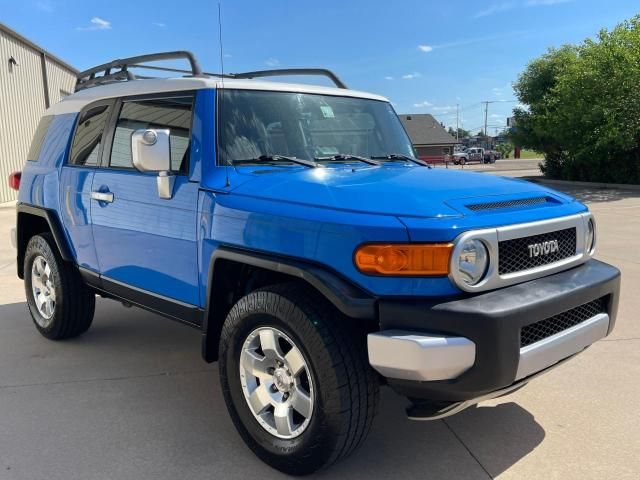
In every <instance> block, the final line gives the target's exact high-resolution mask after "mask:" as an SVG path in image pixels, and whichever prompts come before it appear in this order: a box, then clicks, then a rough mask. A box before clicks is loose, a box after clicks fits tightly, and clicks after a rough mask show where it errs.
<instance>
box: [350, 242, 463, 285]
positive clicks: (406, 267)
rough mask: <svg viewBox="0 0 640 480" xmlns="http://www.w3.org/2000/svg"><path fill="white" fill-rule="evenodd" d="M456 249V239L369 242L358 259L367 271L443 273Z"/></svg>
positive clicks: (396, 273)
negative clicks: (454, 248)
mask: <svg viewBox="0 0 640 480" xmlns="http://www.w3.org/2000/svg"><path fill="white" fill-rule="evenodd" d="M452 250H453V244H452V243H423V244H406V245H405V244H369V245H362V246H360V247H358V249H357V250H356V254H355V263H356V267H358V270H360V271H361V272H362V273H366V274H373V275H411V276H426V277H434V276H443V275H448V274H449V259H450V258H451V252H452Z"/></svg>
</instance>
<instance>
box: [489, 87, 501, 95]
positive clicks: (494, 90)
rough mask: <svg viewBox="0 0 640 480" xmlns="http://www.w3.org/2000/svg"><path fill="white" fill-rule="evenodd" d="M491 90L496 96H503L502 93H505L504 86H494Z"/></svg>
mask: <svg viewBox="0 0 640 480" xmlns="http://www.w3.org/2000/svg"><path fill="white" fill-rule="evenodd" d="M491 91H492V92H493V94H494V95H495V96H496V97H501V96H502V93H503V92H502V88H500V87H493V88H492V89H491Z"/></svg>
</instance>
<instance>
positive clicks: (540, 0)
mask: <svg viewBox="0 0 640 480" xmlns="http://www.w3.org/2000/svg"><path fill="white" fill-rule="evenodd" d="M570 1H571V0H527V3H526V5H527V7H540V6H544V5H558V4H560V3H567V2H570Z"/></svg>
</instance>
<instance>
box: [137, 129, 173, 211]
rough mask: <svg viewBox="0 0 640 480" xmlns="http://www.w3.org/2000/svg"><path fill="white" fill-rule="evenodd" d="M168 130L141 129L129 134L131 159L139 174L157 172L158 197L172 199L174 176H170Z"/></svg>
mask: <svg viewBox="0 0 640 480" xmlns="http://www.w3.org/2000/svg"><path fill="white" fill-rule="evenodd" d="M169 133H170V132H169V130H168V129H165V130H156V129H141V130H136V131H135V132H133V134H131V158H132V159H133V166H134V167H136V169H137V170H138V171H140V172H157V173H158V177H157V179H156V180H157V184H158V196H159V197H160V198H164V199H170V198H172V197H173V185H174V183H175V176H174V175H172V174H171V140H170V137H169Z"/></svg>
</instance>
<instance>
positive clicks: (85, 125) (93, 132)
mask: <svg viewBox="0 0 640 480" xmlns="http://www.w3.org/2000/svg"><path fill="white" fill-rule="evenodd" d="M110 111H111V105H98V106H94V107H89V108H88V109H86V110H83V111H82V112H80V119H79V120H78V126H77V128H76V133H75V135H74V137H73V145H72V146H71V157H70V160H69V163H70V164H72V165H93V166H95V165H98V163H100V147H101V145H102V139H103V136H104V129H105V126H106V125H107V121H108V120H109V112H110Z"/></svg>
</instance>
